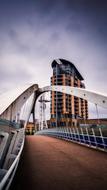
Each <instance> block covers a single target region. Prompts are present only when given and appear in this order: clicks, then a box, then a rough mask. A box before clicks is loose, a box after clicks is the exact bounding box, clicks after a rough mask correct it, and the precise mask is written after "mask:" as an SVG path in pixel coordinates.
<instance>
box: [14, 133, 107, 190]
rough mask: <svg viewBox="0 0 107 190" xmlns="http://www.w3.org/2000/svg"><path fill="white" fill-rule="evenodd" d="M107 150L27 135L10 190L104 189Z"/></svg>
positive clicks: (106, 176) (105, 184) (106, 182)
mask: <svg viewBox="0 0 107 190" xmlns="http://www.w3.org/2000/svg"><path fill="white" fill-rule="evenodd" d="M106 189H107V154H105V153H103V152H99V151H96V150H92V149H89V148H86V147H83V146H80V145H77V144H73V143H69V142H66V141H62V140H58V139H55V138H51V137H45V136H27V137H26V142H25V148H24V152H23V155H22V158H21V161H20V164H19V168H18V171H17V174H16V177H15V180H14V184H13V187H12V188H11V190H106Z"/></svg>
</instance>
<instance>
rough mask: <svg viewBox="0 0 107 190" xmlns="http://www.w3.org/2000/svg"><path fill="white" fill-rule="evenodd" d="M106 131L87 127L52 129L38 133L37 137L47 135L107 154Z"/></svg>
mask: <svg viewBox="0 0 107 190" xmlns="http://www.w3.org/2000/svg"><path fill="white" fill-rule="evenodd" d="M106 132H107V129H106V130H105V132H103V130H102V128H97V129H94V128H87V127H84V128H83V127H79V128H77V127H75V128H70V127H69V128H68V127H66V128H62V127H58V128H53V129H46V130H42V131H38V132H37V133H36V134H37V135H38V134H39V135H48V136H52V137H56V138H61V139H64V140H68V141H72V142H75V143H79V144H82V145H86V146H89V147H91V148H97V149H100V150H103V151H106V152H107V136H106Z"/></svg>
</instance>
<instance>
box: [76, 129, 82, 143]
mask: <svg viewBox="0 0 107 190" xmlns="http://www.w3.org/2000/svg"><path fill="white" fill-rule="evenodd" d="M76 131H77V135H78V140H79V142H80V143H81V139H80V134H79V130H78V127H76Z"/></svg>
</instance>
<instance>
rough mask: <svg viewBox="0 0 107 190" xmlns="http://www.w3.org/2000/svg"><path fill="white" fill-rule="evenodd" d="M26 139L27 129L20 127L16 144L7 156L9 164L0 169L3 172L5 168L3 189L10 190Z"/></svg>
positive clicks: (1, 186) (0, 185) (1, 189)
mask: <svg viewBox="0 0 107 190" xmlns="http://www.w3.org/2000/svg"><path fill="white" fill-rule="evenodd" d="M24 140H25V131H24V129H20V130H19V131H18V136H17V138H16V140H15V144H14V145H13V148H12V151H11V152H9V154H8V158H7V160H8V162H7V163H8V164H6V165H7V166H6V167H7V168H2V169H0V171H1V173H2V170H3V172H4V170H5V175H4V174H3V178H2V179H1V181H0V190H3V189H5V190H8V189H9V187H10V185H11V182H12V180H13V177H14V175H15V171H16V169H17V166H18V163H19V160H20V156H21V153H22V150H23V147H24ZM15 150H16V151H15ZM8 167H9V168H8Z"/></svg>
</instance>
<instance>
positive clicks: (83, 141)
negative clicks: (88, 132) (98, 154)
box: [80, 127, 86, 143]
mask: <svg viewBox="0 0 107 190" xmlns="http://www.w3.org/2000/svg"><path fill="white" fill-rule="evenodd" d="M80 129H81V134H82V137H83V142H84V143H85V142H86V141H85V138H84V133H83V129H82V127H80Z"/></svg>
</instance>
